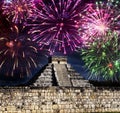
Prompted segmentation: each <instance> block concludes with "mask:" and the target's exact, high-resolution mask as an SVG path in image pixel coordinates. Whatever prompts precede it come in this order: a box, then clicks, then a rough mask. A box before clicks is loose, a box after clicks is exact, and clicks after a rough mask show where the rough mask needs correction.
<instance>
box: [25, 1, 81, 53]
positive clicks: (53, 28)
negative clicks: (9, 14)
mask: <svg viewBox="0 0 120 113" xmlns="http://www.w3.org/2000/svg"><path fill="white" fill-rule="evenodd" d="M80 1H81V0H49V1H47V2H46V1H43V2H42V8H41V10H40V7H41V5H37V6H38V7H37V10H36V13H35V14H33V15H32V16H31V17H30V18H29V19H28V23H27V24H26V26H31V27H32V28H31V29H30V31H29V33H30V34H31V35H33V41H36V42H37V43H39V46H40V49H44V48H47V49H48V50H49V51H50V54H53V53H54V52H55V51H60V52H63V53H64V54H67V53H70V52H71V51H74V50H75V49H76V47H78V46H80V43H81V40H80V36H79V35H78V26H79V19H80V17H79V15H78V11H77V10H78V6H79V4H80ZM39 3H40V4H41V2H39ZM39 6H40V7H39Z"/></svg>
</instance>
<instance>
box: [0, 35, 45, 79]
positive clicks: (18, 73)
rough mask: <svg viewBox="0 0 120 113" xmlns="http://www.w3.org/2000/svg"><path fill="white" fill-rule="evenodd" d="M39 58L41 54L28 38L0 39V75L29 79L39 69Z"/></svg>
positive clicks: (11, 37)
mask: <svg viewBox="0 0 120 113" xmlns="http://www.w3.org/2000/svg"><path fill="white" fill-rule="evenodd" d="M15 37H16V38H15ZM41 58H43V54H41V53H40V52H39V51H38V48H37V46H36V44H35V43H34V42H33V41H31V39H30V38H29V37H28V36H25V35H23V36H16V35H15V34H12V35H11V36H9V37H7V36H2V37H0V75H4V76H11V77H26V76H28V77H30V76H32V74H33V73H34V72H35V71H36V70H38V69H39V68H40V63H39V62H40V61H41ZM42 60H43V59H42Z"/></svg>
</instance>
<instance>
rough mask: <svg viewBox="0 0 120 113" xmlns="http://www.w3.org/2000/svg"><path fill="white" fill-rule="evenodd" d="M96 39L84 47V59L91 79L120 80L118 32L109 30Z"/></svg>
mask: <svg viewBox="0 0 120 113" xmlns="http://www.w3.org/2000/svg"><path fill="white" fill-rule="evenodd" d="M94 38H96V37H94ZM96 39H97V40H95V42H93V43H92V44H91V45H90V46H89V47H88V48H83V49H82V59H83V61H84V62H85V67H87V68H88V70H89V71H90V74H89V79H93V78H97V79H99V78H101V77H102V78H104V79H105V80H118V79H119V74H120V50H119V43H118V34H117V33H116V32H113V33H112V32H108V33H107V34H106V35H104V36H102V37H100V38H99V37H97V38H96Z"/></svg>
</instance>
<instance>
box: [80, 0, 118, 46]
mask: <svg viewBox="0 0 120 113" xmlns="http://www.w3.org/2000/svg"><path fill="white" fill-rule="evenodd" d="M119 6H120V2H119V1H114V0H108V2H96V4H93V3H90V4H87V5H86V7H85V9H84V11H83V14H80V16H81V18H82V19H81V23H82V24H81V26H80V29H79V33H80V35H82V39H83V41H84V45H85V46H86V45H87V44H88V43H89V42H90V43H92V42H93V41H94V40H95V39H92V37H94V36H96V37H97V36H102V35H105V34H106V32H108V31H109V30H112V31H117V30H119V29H120V25H119V22H120V10H119Z"/></svg>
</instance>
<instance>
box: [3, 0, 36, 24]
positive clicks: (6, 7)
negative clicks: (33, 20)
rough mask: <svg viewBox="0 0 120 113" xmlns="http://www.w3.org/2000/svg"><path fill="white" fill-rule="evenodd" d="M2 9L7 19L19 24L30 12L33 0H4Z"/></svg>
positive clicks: (32, 7)
mask: <svg viewBox="0 0 120 113" xmlns="http://www.w3.org/2000/svg"><path fill="white" fill-rule="evenodd" d="M2 9H3V14H4V15H6V16H7V17H8V20H9V21H12V22H13V23H16V24H19V23H22V22H24V21H26V19H27V17H28V16H29V15H30V14H31V13H32V10H33V9H34V3H33V0H5V1H4V3H3V5H2Z"/></svg>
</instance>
